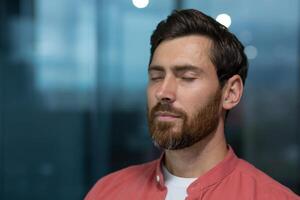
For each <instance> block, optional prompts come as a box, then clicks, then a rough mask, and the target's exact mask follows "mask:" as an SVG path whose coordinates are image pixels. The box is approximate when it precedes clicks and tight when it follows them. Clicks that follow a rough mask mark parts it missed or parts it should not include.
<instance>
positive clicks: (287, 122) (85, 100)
mask: <svg viewBox="0 0 300 200" xmlns="http://www.w3.org/2000/svg"><path fill="white" fill-rule="evenodd" d="M175 8H197V9H200V10H202V11H204V12H205V13H207V14H208V15H210V16H212V17H217V16H218V15H219V14H221V13H227V14H228V15H230V17H231V26H230V28H229V29H230V30H231V31H232V32H234V33H235V34H236V35H237V36H238V37H239V38H240V39H241V41H242V42H243V43H244V44H245V46H246V47H247V48H246V53H247V55H248V57H249V59H250V68H249V69H250V71H249V76H248V79H247V83H246V88H245V95H244V97H243V100H242V102H241V104H240V105H239V106H238V107H237V108H236V109H235V110H234V111H232V112H231V113H230V115H229V119H228V124H227V127H226V134H227V137H228V140H229V143H230V144H231V146H233V148H234V149H235V150H236V152H237V153H238V155H239V156H241V157H243V158H245V159H246V160H248V161H250V162H251V163H253V164H254V165H256V166H257V167H258V168H260V169H262V170H263V171H265V172H266V173H268V174H270V175H271V176H272V177H274V178H275V179H277V180H278V181H280V182H282V183H283V184H285V185H287V186H288V187H290V188H291V189H293V190H294V191H295V192H297V193H298V194H299V193H300V177H299V176H300V174H299V172H298V171H299V170H298V169H299V168H300V149H299V148H300V138H299V136H298V135H299V134H298V129H299V125H298V124H299V123H300V116H299V114H298V113H299V111H300V107H299V100H300V99H299V98H300V96H299V88H298V86H299V67H300V63H299V60H300V59H299V44H300V41H299V30H300V17H299V11H300V10H299V9H300V3H299V1H297V0H289V1H288V2H285V1H282V2H279V1H276V3H275V0H263V1H258V0H254V1H245V0H244V1H237V0H226V1H225V0H222V1H219V0H218V1H217V0H211V1H198V0H177V1H175V0H164V1H158V0H152V1H151V0H150V3H149V5H148V6H147V7H146V8H143V9H139V8H137V7H135V6H134V5H133V3H132V2H131V0H126V1H124V0H111V1H104V0H75V1H74V0H52V1H47V0H0V28H1V31H0V199H4V200H17V199H24V200H26V199H31V200H35V199H37V200H39V199H45V200H46V199H51V200H52V199H57V200H60V199H61V200H62V199H82V198H83V196H84V195H85V194H86V192H87V191H88V190H89V188H90V187H91V186H92V185H93V184H94V183H95V181H96V180H97V179H99V178H100V177H102V176H104V175H105V174H107V173H109V172H112V171H115V170H118V169H121V168H123V167H126V166H128V165H132V164H138V163H142V162H145V161H149V160H152V159H155V158H157V156H158V155H159V152H158V150H156V149H155V148H154V147H153V145H152V143H151V140H150V137H149V134H148V130H147V122H146V91H145V87H146V84H147V65H148V61H149V55H150V42H149V37H150V35H151V33H152V31H153V29H154V28H155V26H156V24H157V23H158V22H159V21H160V20H161V19H163V18H165V17H166V16H167V15H168V14H169V13H170V12H171V11H172V10H173V9H175Z"/></svg>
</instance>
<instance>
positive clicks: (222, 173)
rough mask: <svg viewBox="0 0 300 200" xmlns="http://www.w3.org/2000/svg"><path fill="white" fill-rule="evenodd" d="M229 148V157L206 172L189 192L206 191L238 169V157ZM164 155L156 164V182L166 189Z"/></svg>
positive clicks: (193, 184)
mask: <svg viewBox="0 0 300 200" xmlns="http://www.w3.org/2000/svg"><path fill="white" fill-rule="evenodd" d="M228 147H229V150H228V152H227V155H226V156H225V158H224V159H223V160H222V161H221V162H220V163H218V164H217V165H216V166H215V167H213V168H212V169H210V170H209V171H208V172H206V173H205V174H204V175H202V176H200V177H199V178H198V179H197V180H196V181H194V182H193V183H192V184H191V185H190V186H189V188H188V190H190V189H192V188H195V187H197V188H201V189H204V188H206V187H209V186H211V185H213V184H215V183H217V182H219V181H221V180H222V179H224V178H225V177H227V176H228V175H229V174H230V173H231V172H232V171H233V170H234V168H235V167H236V165H237V163H238V160H239V159H238V157H237V156H236V155H235V153H234V151H233V149H232V148H231V147H230V146H228ZM163 158H164V153H162V155H161V156H160V158H159V160H158V162H157V164H156V177H155V179H156V182H157V183H158V185H159V186H160V187H161V188H164V187H165V183H164V177H163V173H162V168H161V167H162V163H163Z"/></svg>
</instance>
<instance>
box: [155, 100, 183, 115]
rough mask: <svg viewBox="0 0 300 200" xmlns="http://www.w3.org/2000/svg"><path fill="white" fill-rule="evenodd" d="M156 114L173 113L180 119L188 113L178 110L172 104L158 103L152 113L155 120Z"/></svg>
mask: <svg viewBox="0 0 300 200" xmlns="http://www.w3.org/2000/svg"><path fill="white" fill-rule="evenodd" d="M156 112H168V113H172V114H174V115H176V116H179V117H186V113H185V112H184V111H183V110H181V109H178V108H174V107H173V106H172V105H171V104H169V103H161V102H159V103H157V104H156V105H155V106H154V107H153V108H152V109H151V112H150V116H151V118H152V119H153V118H154V117H155V113H156Z"/></svg>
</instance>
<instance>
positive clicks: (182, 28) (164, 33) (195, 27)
mask: <svg viewBox="0 0 300 200" xmlns="http://www.w3.org/2000/svg"><path fill="white" fill-rule="evenodd" d="M188 35H203V36H206V37H208V38H210V39H211V40H212V43H213V44H212V49H211V54H210V59H211V61H212V63H213V64H214V65H215V67H216V72H217V75H218V78H219V82H220V85H221V87H223V86H224V84H225V83H226V81H227V80H228V79H229V78H230V77H232V76H233V75H235V74H238V75H240V76H241V78H242V81H243V83H244V84H245V80H246V77H247V71H248V61H247V57H246V55H245V53H244V46H243V45H242V44H241V42H240V41H239V40H238V39H237V38H236V36H235V35H233V34H232V33H230V32H229V31H228V29H227V28H226V27H225V26H223V25H222V24H220V23H219V22H217V21H216V20H214V19H213V18H211V17H210V16H207V15H205V14H204V13H202V12H200V11H198V10H194V9H187V10H179V11H177V10H175V11H173V12H172V14H171V15H169V16H168V17H167V19H166V20H162V21H161V22H160V23H159V24H158V25H157V27H156V29H155V30H154V32H153V33H152V35H151V55H150V63H151V61H152V57H153V53H154V51H155V49H156V48H157V47H158V45H159V44H160V43H161V42H162V41H165V40H170V39H174V38H178V37H182V36H188Z"/></svg>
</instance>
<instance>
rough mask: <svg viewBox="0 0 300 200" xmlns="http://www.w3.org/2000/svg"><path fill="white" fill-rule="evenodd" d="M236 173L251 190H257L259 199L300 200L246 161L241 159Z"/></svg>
mask: <svg viewBox="0 0 300 200" xmlns="http://www.w3.org/2000/svg"><path fill="white" fill-rule="evenodd" d="M236 172H237V173H238V175H239V176H240V177H241V179H243V181H244V182H247V185H248V186H249V187H250V188H252V189H253V190H255V193H256V195H257V196H259V199H263V200H267V199H272V200H277V199H278V200H279V199H280V200H300V198H299V196H297V195H296V194H295V193H294V192H293V191H291V190H290V189H288V188H287V187H285V186H284V185H282V184H281V183H279V182H278V181H276V180H275V179H273V178H271V177H270V176H268V175H267V174H266V173H264V172H262V171H261V170H259V169H257V168H256V167H254V166H253V165H252V164H250V163H248V162H247V161H245V160H242V159H239V163H238V165H237V168H236Z"/></svg>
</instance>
